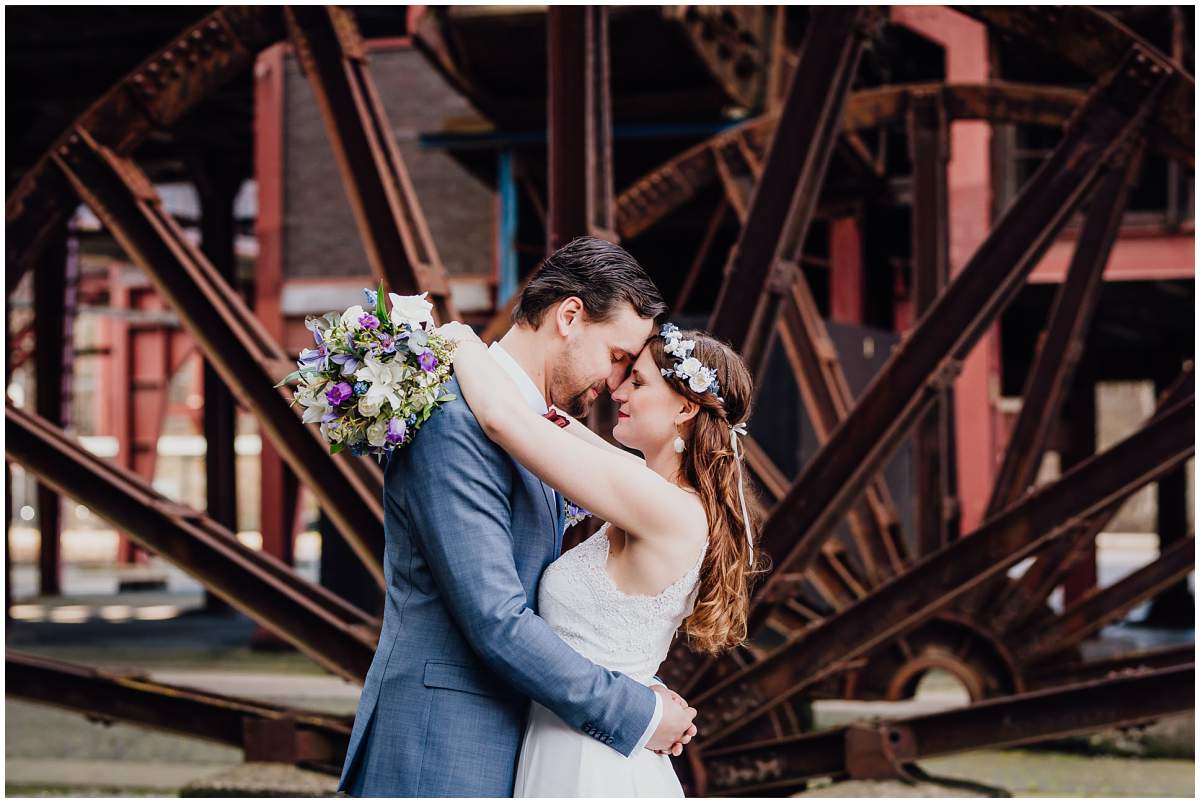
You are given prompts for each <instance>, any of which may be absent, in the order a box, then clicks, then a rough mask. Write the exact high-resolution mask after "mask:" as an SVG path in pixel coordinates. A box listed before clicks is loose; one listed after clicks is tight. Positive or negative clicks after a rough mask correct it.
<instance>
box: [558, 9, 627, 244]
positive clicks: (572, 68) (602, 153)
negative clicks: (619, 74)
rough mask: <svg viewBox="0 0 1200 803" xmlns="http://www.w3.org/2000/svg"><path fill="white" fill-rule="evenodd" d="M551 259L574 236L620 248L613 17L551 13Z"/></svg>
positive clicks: (594, 11)
mask: <svg viewBox="0 0 1200 803" xmlns="http://www.w3.org/2000/svg"><path fill="white" fill-rule="evenodd" d="M546 24H547V28H546V42H547V46H548V51H549V52H548V54H547V74H548V79H549V85H548V87H547V93H546V94H547V97H548V102H549V107H548V109H549V110H548V123H549V143H548V156H549V169H548V171H547V172H548V178H547V187H548V195H547V206H548V210H547V213H546V252H547V253H551V252H553V251H555V250H557V249H559V248H561V247H562V246H564V245H566V244H567V243H568V242H570V241H571V240H573V239H575V238H576V237H580V236H583V235H591V236H593V237H599V238H602V239H605V240H610V241H612V242H616V240H617V234H616V232H615V231H614V227H613V178H612V114H611V105H612V104H611V99H610V95H609V81H608V63H609V56H608V10H607V9H606V8H605V7H604V6H562V7H558V6H550V7H549V8H548V9H547V23H546Z"/></svg>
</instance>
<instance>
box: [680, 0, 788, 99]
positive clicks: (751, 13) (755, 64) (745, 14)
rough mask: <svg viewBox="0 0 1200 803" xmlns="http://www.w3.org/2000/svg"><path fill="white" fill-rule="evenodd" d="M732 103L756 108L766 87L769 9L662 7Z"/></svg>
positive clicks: (747, 7) (761, 7)
mask: <svg viewBox="0 0 1200 803" xmlns="http://www.w3.org/2000/svg"><path fill="white" fill-rule="evenodd" d="M662 13H663V16H664V17H666V18H667V19H677V20H679V21H680V22H681V24H682V25H683V28H684V30H685V31H686V32H687V35H688V40H689V42H690V43H691V45H692V48H693V49H694V50H695V51H696V55H698V56H699V57H700V59H701V61H703V62H704V66H705V67H707V68H708V71H709V72H710V73H712V76H713V78H715V79H716V80H717V83H718V84H719V85H720V86H721V89H723V90H724V91H725V94H726V95H727V96H728V97H729V99H730V100H731V101H733V102H734V103H736V104H738V105H739V106H742V107H744V108H747V109H754V108H757V107H758V106H759V105H760V104H761V102H762V99H763V92H764V90H765V87H766V78H767V76H766V62H767V27H768V24H767V23H768V17H767V15H768V13H770V12H769V10H768V9H767V8H765V7H763V6H697V5H693V6H663V10H662Z"/></svg>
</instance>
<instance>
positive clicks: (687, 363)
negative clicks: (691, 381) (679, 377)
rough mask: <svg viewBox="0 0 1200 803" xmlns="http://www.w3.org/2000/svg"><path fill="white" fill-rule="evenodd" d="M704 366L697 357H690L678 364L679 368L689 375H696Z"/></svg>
mask: <svg viewBox="0 0 1200 803" xmlns="http://www.w3.org/2000/svg"><path fill="white" fill-rule="evenodd" d="M702 368H704V365H703V364H702V363H701V362H700V361H699V360H697V359H696V358H695V357H688V358H687V359H686V360H684V361H683V362H681V363H680V364H679V365H678V366H677V370H679V371H681V372H683V373H685V374H687V375H688V376H695V375H696V372H697V371H699V370H701V369H702Z"/></svg>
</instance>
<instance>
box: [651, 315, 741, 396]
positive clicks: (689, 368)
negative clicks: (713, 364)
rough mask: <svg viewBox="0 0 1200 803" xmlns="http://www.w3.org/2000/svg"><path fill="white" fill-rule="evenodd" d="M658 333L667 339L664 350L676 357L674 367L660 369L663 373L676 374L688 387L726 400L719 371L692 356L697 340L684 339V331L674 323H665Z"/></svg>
mask: <svg viewBox="0 0 1200 803" xmlns="http://www.w3.org/2000/svg"><path fill="white" fill-rule="evenodd" d="M658 334H659V337H661V338H662V339H663V340H665V341H666V345H665V346H664V347H663V350H664V351H665V352H667V354H670V355H671V356H672V357H674V358H675V365H674V367H672V368H660V369H659V370H660V371H662V375H663V376H676V377H678V378H680V379H682V380H684V381H685V382H687V383H688V387H689V388H691V389H692V390H694V391H695V392H697V393H711V394H712V395H714V396H716V397H717V401H719V402H724V401H725V400H724V399H723V398H721V385H720V383H718V382H717V372H716V371H714V370H713V369H712V368H709V367H708V366H706V365H704V364H703V363H702V362H700V360H698V359H696V358H695V357H693V356H691V354H692V349H694V348H695V347H696V341H695V340H684V339H683V333H682V332H680V331H679V327H678V326H676V325H675V324H673V323H664V324H663V325H662V329H660V330H659V332H658Z"/></svg>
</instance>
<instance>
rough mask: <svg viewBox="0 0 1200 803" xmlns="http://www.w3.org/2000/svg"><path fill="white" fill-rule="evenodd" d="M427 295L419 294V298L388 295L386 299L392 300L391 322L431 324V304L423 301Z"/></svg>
mask: <svg viewBox="0 0 1200 803" xmlns="http://www.w3.org/2000/svg"><path fill="white" fill-rule="evenodd" d="M427 295H429V294H428V293H421V295H419V296H400V295H396V294H395V293H388V298H390V299H391V300H392V320H393V321H400V320H405V321H412V322H413V323H415V324H417V325H421V324H424V323H433V316H432V315H431V314H430V311H431V310H432V309H433V304H431V303H429V302H428V301H426V300H425V296H427Z"/></svg>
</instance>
